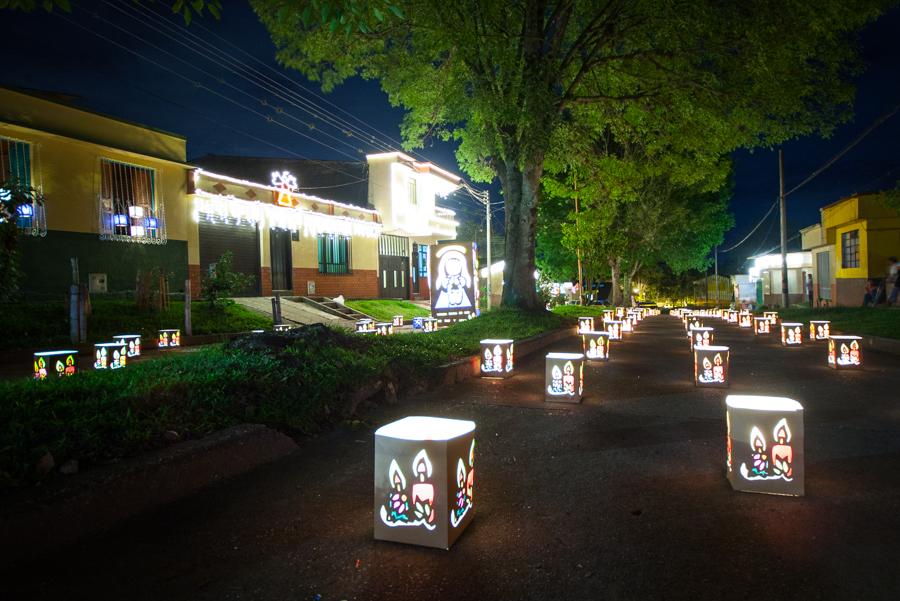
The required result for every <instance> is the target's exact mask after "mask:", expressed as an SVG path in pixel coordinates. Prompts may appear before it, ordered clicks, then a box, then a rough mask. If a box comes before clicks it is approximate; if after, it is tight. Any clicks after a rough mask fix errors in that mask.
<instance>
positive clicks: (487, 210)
mask: <svg viewBox="0 0 900 601" xmlns="http://www.w3.org/2000/svg"><path fill="white" fill-rule="evenodd" d="M483 200H484V217H485V223H486V225H485V230H486V231H485V241H486V242H487V267H488V270H487V272H488V277H487V289H486V291H487V308H488V311H490V310H491V279H493V277H494V273H493V265H492V264H491V192H490V190H485V191H484V199H483Z"/></svg>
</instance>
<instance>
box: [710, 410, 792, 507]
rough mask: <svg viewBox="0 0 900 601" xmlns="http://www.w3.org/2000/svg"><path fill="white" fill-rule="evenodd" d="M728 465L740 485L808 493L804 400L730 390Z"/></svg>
mask: <svg viewBox="0 0 900 601" xmlns="http://www.w3.org/2000/svg"><path fill="white" fill-rule="evenodd" d="M725 426H726V442H725V451H726V459H725V469H726V473H727V475H728V481H729V482H730V483H731V487H732V488H733V489H734V490H741V491H746V492H759V493H768V494H775V495H791V496H802V495H803V492H804V490H803V476H804V466H803V406H802V405H800V403H798V402H797V401H795V400H793V399H788V398H784V397H769V396H747V395H728V397H727V398H726V399H725Z"/></svg>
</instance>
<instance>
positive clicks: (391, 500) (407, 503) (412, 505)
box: [379, 449, 437, 530]
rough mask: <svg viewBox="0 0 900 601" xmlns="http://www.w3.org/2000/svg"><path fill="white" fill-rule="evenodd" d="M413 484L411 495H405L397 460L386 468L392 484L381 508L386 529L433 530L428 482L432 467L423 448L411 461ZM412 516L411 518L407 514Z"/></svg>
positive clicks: (432, 489) (432, 495) (430, 484)
mask: <svg viewBox="0 0 900 601" xmlns="http://www.w3.org/2000/svg"><path fill="white" fill-rule="evenodd" d="M412 472H413V478H414V479H415V480H414V483H413V485H412V489H411V491H410V492H407V487H406V478H404V477H403V472H402V470H401V469H400V466H399V465H398V464H397V460H396V459H392V460H391V464H390V467H389V468H388V478H389V480H390V482H391V486H392V489H391V492H390V494H389V495H388V500H387V503H386V504H383V505H382V506H381V510H380V512H379V513H380V515H381V521H382V522H384V524H385V525H386V526H391V527H393V526H424V527H425V528H426V529H428V530H434V529H435V527H436V526H437V524H435V513H434V484H433V483H432V482H431V474H432V466H431V461H430V460H429V459H428V454H427V453H426V452H425V449H422V450H421V451H419V452H418V454H416V456H415V458H414V459H413V461H412ZM410 514H412V515H410Z"/></svg>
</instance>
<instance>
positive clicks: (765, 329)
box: [753, 317, 772, 336]
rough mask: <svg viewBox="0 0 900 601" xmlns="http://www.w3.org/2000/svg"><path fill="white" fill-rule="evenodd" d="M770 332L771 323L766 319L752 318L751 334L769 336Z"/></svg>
mask: <svg viewBox="0 0 900 601" xmlns="http://www.w3.org/2000/svg"><path fill="white" fill-rule="evenodd" d="M771 332H772V321H771V320H770V319H769V318H768V317H754V318H753V333H754V334H756V335H757V336H760V335H762V334H770V333H771Z"/></svg>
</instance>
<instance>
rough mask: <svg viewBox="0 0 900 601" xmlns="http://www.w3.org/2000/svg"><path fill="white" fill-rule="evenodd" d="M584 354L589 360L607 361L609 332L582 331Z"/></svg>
mask: <svg viewBox="0 0 900 601" xmlns="http://www.w3.org/2000/svg"><path fill="white" fill-rule="evenodd" d="M581 341H582V343H583V344H584V356H585V357H586V358H587V359H589V360H591V361H609V332H583V333H582V334H581Z"/></svg>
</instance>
